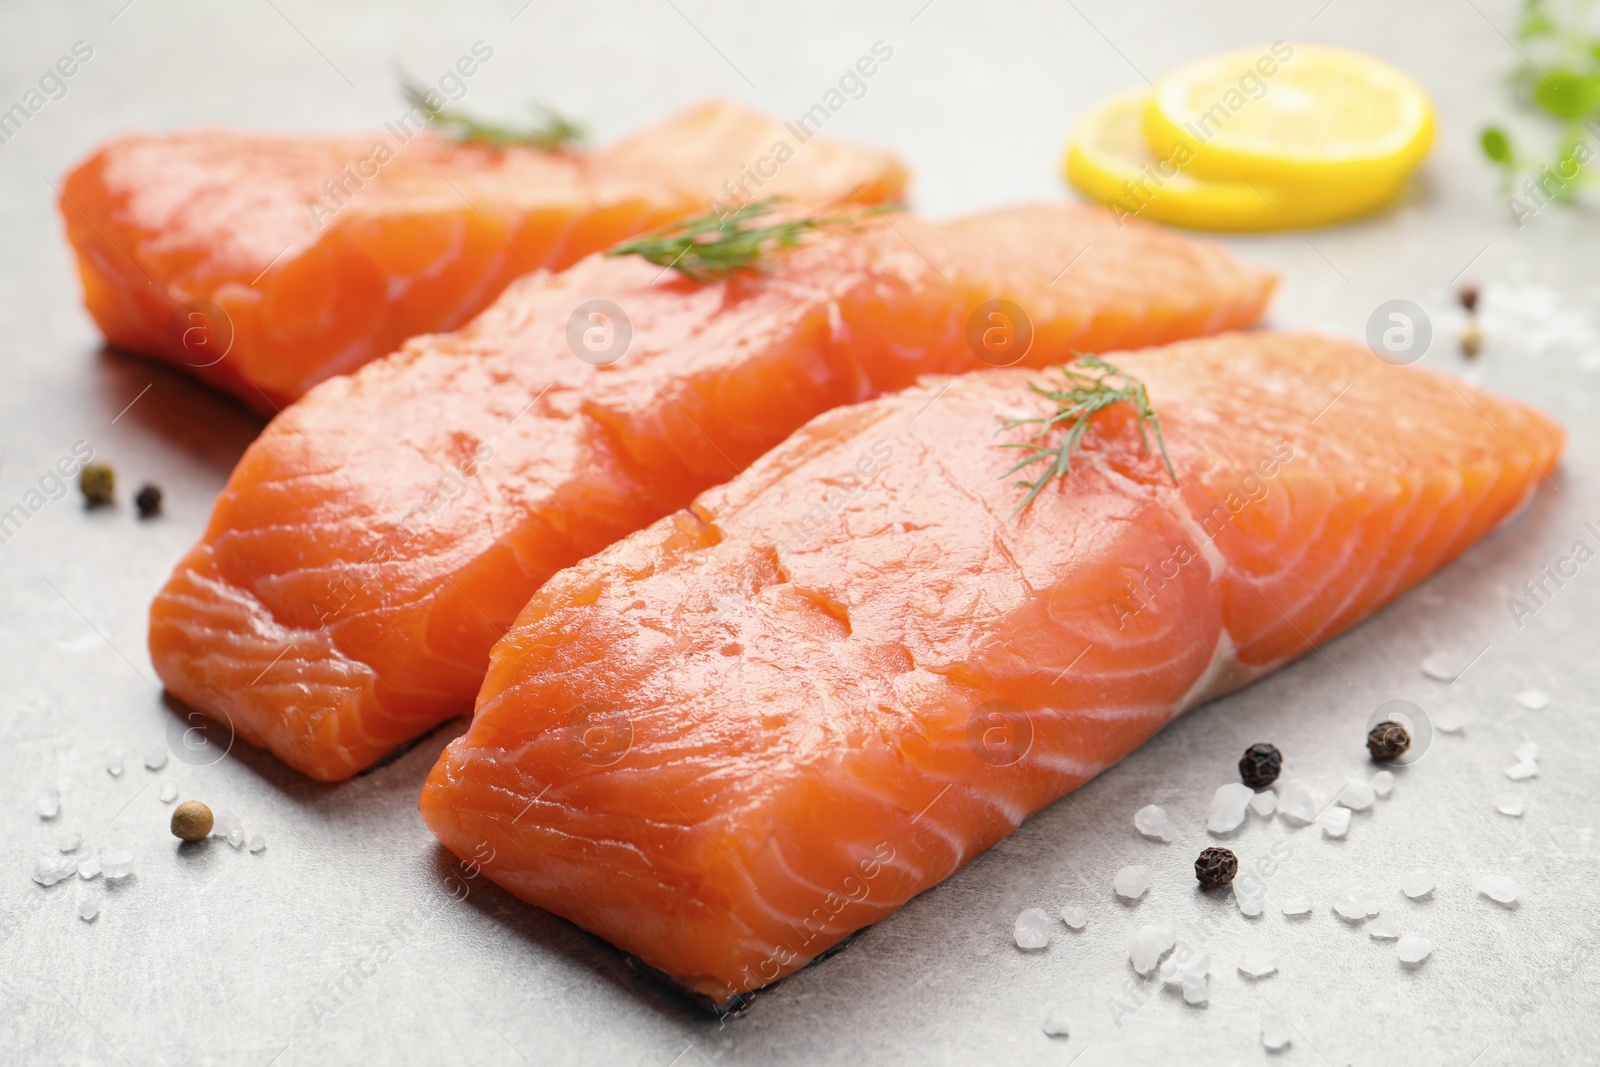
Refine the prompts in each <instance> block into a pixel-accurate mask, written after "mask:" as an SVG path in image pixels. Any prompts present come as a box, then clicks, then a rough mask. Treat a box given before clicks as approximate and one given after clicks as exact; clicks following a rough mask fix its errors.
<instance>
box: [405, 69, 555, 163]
mask: <svg viewBox="0 0 1600 1067" xmlns="http://www.w3.org/2000/svg"><path fill="white" fill-rule="evenodd" d="M400 93H401V95H402V96H404V97H405V99H406V103H408V104H410V105H411V106H412V107H416V108H421V109H422V110H423V111H425V112H427V113H428V115H429V118H430V121H431V122H432V123H433V124H434V125H435V126H438V127H439V128H440V129H442V130H445V131H446V132H447V133H450V134H451V135H453V136H454V137H455V139H456V140H458V141H463V142H477V143H480V144H488V145H492V146H494V147H495V148H509V147H511V146H513V145H523V146H526V147H528V148H539V149H543V150H544V151H546V152H561V151H566V150H568V149H573V148H578V147H580V145H581V143H582V141H583V139H584V137H585V136H587V134H586V131H585V130H584V128H583V127H582V126H581V125H579V124H578V123H576V122H574V121H572V120H571V119H569V118H567V117H566V116H565V115H562V114H560V113H558V112H556V111H552V110H551V109H550V108H547V107H545V106H544V105H543V104H534V105H532V107H533V110H534V112H535V113H536V114H537V116H538V122H537V123H536V124H535V125H531V126H520V127H519V126H502V125H499V124H497V123H492V122H483V121H481V120H479V119H476V118H474V117H472V116H471V115H469V114H467V113H466V112H464V111H457V110H456V109H454V108H448V107H440V108H434V107H430V106H429V105H428V97H429V95H431V94H433V90H431V89H429V88H428V87H427V86H425V85H422V84H420V83H419V82H417V81H415V80H413V79H412V78H410V77H409V76H408V75H406V74H404V73H402V74H401V75H400Z"/></svg>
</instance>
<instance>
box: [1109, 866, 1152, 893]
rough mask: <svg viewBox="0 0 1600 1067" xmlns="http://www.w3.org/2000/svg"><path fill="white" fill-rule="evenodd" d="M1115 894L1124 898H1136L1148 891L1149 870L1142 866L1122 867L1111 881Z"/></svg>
mask: <svg viewBox="0 0 1600 1067" xmlns="http://www.w3.org/2000/svg"><path fill="white" fill-rule="evenodd" d="M1111 884H1112V887H1113V888H1115V889H1116V891H1117V896H1119V897H1122V898H1123V899H1124V900H1138V899H1139V898H1140V897H1142V896H1144V895H1145V894H1146V893H1148V892H1149V891H1150V872H1149V871H1146V870H1145V869H1144V868H1143V867H1124V868H1122V870H1120V871H1118V872H1117V877H1116V878H1115V879H1114V880H1113V881H1112V883H1111Z"/></svg>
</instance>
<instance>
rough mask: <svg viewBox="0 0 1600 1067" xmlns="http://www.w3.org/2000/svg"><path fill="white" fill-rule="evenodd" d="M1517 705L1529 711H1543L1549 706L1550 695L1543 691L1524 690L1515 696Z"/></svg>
mask: <svg viewBox="0 0 1600 1067" xmlns="http://www.w3.org/2000/svg"><path fill="white" fill-rule="evenodd" d="M1517 703H1518V704H1520V705H1522V706H1523V707H1525V708H1527V709H1528V710H1529V711H1543V710H1544V709H1545V708H1548V707H1549V706H1550V694H1549V693H1546V692H1545V691H1544V690H1543V689H1524V690H1523V691H1522V692H1520V693H1518V694H1517Z"/></svg>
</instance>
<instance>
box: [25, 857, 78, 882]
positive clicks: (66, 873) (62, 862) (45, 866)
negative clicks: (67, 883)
mask: <svg viewBox="0 0 1600 1067" xmlns="http://www.w3.org/2000/svg"><path fill="white" fill-rule="evenodd" d="M77 869H78V858H77V857H76V856H60V855H56V856H40V857H39V858H38V859H37V860H35V861H34V864H33V880H34V881H35V882H38V883H39V884H40V885H55V884H56V883H57V882H59V881H61V880H62V879H63V878H71V877H72V874H73V872H74V871H76V870H77Z"/></svg>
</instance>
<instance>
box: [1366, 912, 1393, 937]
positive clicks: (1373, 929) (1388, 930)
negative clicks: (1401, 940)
mask: <svg viewBox="0 0 1600 1067" xmlns="http://www.w3.org/2000/svg"><path fill="white" fill-rule="evenodd" d="M1400 932H1401V931H1400V920H1399V919H1396V918H1395V917H1394V916H1392V915H1380V916H1378V917H1377V918H1376V919H1373V920H1372V921H1371V922H1369V923H1368V924H1367V933H1368V934H1369V935H1370V936H1371V937H1372V938H1373V940H1375V941H1393V940H1394V939H1395V938H1397V937H1399V936H1400Z"/></svg>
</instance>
